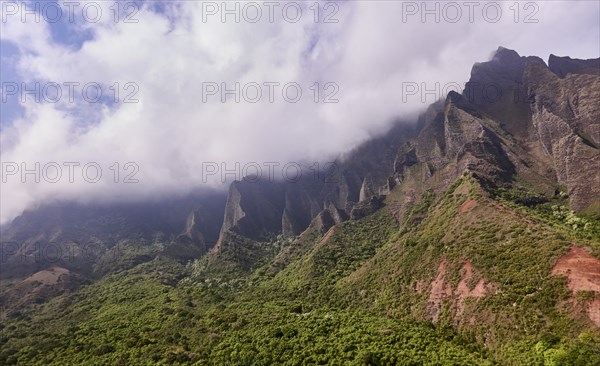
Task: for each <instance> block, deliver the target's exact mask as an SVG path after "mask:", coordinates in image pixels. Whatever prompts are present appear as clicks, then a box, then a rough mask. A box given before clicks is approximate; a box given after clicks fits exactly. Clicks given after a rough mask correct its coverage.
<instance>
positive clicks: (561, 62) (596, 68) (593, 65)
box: [548, 55, 600, 79]
mask: <svg viewBox="0 0 600 366" xmlns="http://www.w3.org/2000/svg"><path fill="white" fill-rule="evenodd" d="M548 67H549V68H550V71H552V72H553V73H555V74H556V75H557V76H558V77H559V78H561V79H564V78H565V77H566V76H567V75H568V74H580V75H581V74H588V75H597V76H600V59H591V60H577V59H572V58H570V57H559V56H555V55H550V59H549V60H548Z"/></svg>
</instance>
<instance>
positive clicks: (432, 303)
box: [427, 259, 452, 322]
mask: <svg viewBox="0 0 600 366" xmlns="http://www.w3.org/2000/svg"><path fill="white" fill-rule="evenodd" d="M445 277H446V260H445V259H442V261H441V262H440V265H439V266H438V269H437V276H436V278H435V279H434V280H433V282H431V292H430V293H429V302H428V303H427V311H428V312H429V315H430V316H431V320H432V321H433V322H436V321H437V320H438V318H439V316H440V311H441V309H442V301H443V300H444V299H445V298H446V297H449V296H452V287H450V285H449V284H447V283H446V279H445Z"/></svg>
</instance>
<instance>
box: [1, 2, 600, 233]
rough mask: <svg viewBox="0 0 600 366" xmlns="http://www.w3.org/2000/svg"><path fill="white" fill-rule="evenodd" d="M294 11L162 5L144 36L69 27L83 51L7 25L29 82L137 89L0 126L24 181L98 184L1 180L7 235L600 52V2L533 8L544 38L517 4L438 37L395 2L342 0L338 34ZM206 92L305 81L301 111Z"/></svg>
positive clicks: (343, 135) (444, 25) (376, 128)
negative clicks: (445, 92) (211, 12)
mask: <svg viewBox="0 0 600 366" xmlns="http://www.w3.org/2000/svg"><path fill="white" fill-rule="evenodd" d="M410 3H414V4H417V5H419V6H420V4H421V3H422V2H410ZM102 4H103V6H104V7H105V8H104V13H103V14H111V13H110V9H106V7H107V6H108V5H107V4H109V3H102ZM169 4H170V5H169ZM216 4H221V2H217V3H216ZM258 4H262V2H258ZM301 4H303V6H304V8H303V10H304V13H303V16H302V18H301V19H300V21H299V22H297V23H289V22H286V21H285V20H282V18H281V13H280V11H279V12H278V11H276V12H275V14H276V16H275V19H276V21H274V22H273V23H271V22H269V21H268V14H267V13H263V18H262V19H263V21H261V22H259V23H248V22H244V21H243V20H242V21H241V22H240V23H235V22H233V21H232V18H231V17H230V18H229V19H230V21H228V22H226V23H222V22H221V21H219V20H218V18H217V16H209V17H208V19H209V20H210V21H209V22H203V19H202V15H203V13H202V10H203V8H202V7H203V3H202V2H196V1H190V2H178V3H172V2H170V3H167V4H165V6H166V10H165V11H164V12H160V13H159V12H155V11H154V10H153V8H152V9H151V8H148V7H144V8H142V9H141V10H140V11H139V12H138V13H137V14H136V15H135V18H136V19H138V20H139V22H138V23H132V24H126V23H123V22H119V23H115V22H113V21H112V19H111V18H110V17H108V16H106V17H104V18H102V21H100V22H98V23H96V24H89V23H85V22H82V23H80V24H79V25H78V27H77V29H79V30H80V31H85V30H90V29H91V30H92V32H93V37H92V39H91V40H89V41H86V42H85V43H84V44H83V46H82V47H81V48H79V49H74V48H72V47H68V46H65V45H64V44H61V43H58V42H56V41H53V40H52V37H51V35H50V27H49V26H48V24H44V22H41V23H34V24H33V26H31V24H23V23H21V22H20V21H15V20H12V21H11V19H10V18H9V21H8V22H7V23H3V24H2V27H3V28H2V41H3V42H7V41H10V42H14V43H15V44H18V45H19V47H20V51H21V58H20V60H19V64H18V65H19V71H20V77H21V78H23V79H24V80H29V81H36V80H37V81H53V82H57V83H59V84H61V83H64V82H79V83H81V84H82V85H83V84H85V83H88V82H99V83H103V84H104V85H105V87H107V86H109V85H113V84H114V83H115V82H119V83H120V87H121V90H120V95H119V97H120V98H121V99H123V98H124V97H125V96H126V95H127V94H128V92H131V91H132V90H133V89H127V90H123V86H124V85H125V83H127V82H133V83H135V85H137V86H139V91H138V92H137V94H136V96H135V97H136V98H137V99H139V102H138V103H131V104H127V103H121V104H117V105H110V106H105V105H102V104H89V103H86V102H85V101H84V100H81V97H79V98H77V101H76V103H69V102H68V100H67V98H66V97H65V96H64V95H63V98H62V99H61V102H60V103H57V104H48V103H46V104H36V103H33V102H27V103H24V107H25V108H26V115H25V117H24V118H23V119H21V120H18V121H14V122H13V123H12V124H11V125H10V126H7V125H6V124H4V126H3V130H2V161H3V162H17V163H19V164H20V163H21V162H26V163H27V164H28V166H29V167H32V166H33V164H34V162H41V164H42V166H43V165H44V164H45V163H47V162H58V163H59V164H62V163H64V162H79V163H80V164H81V165H83V164H85V163H88V162H97V163H98V164H99V165H100V166H101V167H102V169H103V178H102V180H101V181H99V182H98V183H95V184H91V183H87V182H85V181H84V180H83V179H82V177H81V175H76V176H75V182H74V183H69V182H68V180H67V178H66V177H64V178H63V179H61V181H60V182H59V183H47V182H44V179H43V177H42V182H41V183H39V184H37V183H35V182H33V176H28V177H27V182H26V183H22V182H21V179H20V178H19V176H18V175H14V176H8V177H6V179H7V183H3V184H2V191H1V195H2V197H1V198H2V206H1V221H2V222H6V221H8V220H10V219H12V218H13V217H15V216H16V215H18V214H20V212H22V210H23V209H26V208H27V207H32V206H34V205H37V204H40V203H44V202H47V201H49V200H53V199H78V200H90V201H94V200H109V199H131V198H142V197H148V196H156V195H160V194H163V193H167V192H185V191H188V190H190V189H192V188H194V187H198V186H200V185H202V183H203V177H202V168H201V167H202V162H218V163H221V162H227V163H228V164H229V165H230V166H233V163H234V162H242V164H243V163H244V162H252V161H254V162H258V163H260V164H262V163H263V162H270V161H279V162H283V163H285V162H292V161H304V160H306V161H327V160H328V159H330V158H331V157H332V156H335V155H336V154H339V153H342V152H344V151H347V150H348V149H350V148H352V147H353V146H355V145H356V144H358V143H360V142H361V141H364V140H365V139H367V138H368V137H369V136H370V135H371V134H373V133H378V132H380V131H383V130H385V128H386V126H389V124H390V121H392V120H393V119H395V118H397V117H401V116H407V115H411V114H414V113H415V112H416V111H418V110H420V109H422V108H423V107H424V106H425V104H427V103H429V102H432V97H430V98H429V99H428V100H427V101H426V103H422V102H421V100H420V99H421V98H417V97H411V98H409V99H408V100H407V102H403V100H402V85H403V83H404V82H416V83H418V84H421V83H427V85H428V86H430V87H432V86H433V85H434V84H435V83H436V82H437V83H440V85H444V84H447V83H450V82H454V83H464V82H466V81H467V79H468V75H469V71H470V68H471V66H472V64H473V63H474V62H477V61H483V60H485V59H487V58H488V57H489V56H490V53H491V52H492V51H493V50H495V49H496V48H497V46H499V45H502V46H505V47H508V48H513V49H516V50H517V51H518V52H520V53H521V54H524V55H539V56H541V57H544V58H547V56H548V54H549V53H556V54H560V55H570V56H572V57H578V58H591V57H598V53H599V52H600V51H599V50H598V42H599V40H598V23H597V19H598V14H599V9H598V6H599V5H598V3H596V2H587V1H582V2H573V1H569V2H555V1H552V2H538V3H537V4H538V5H539V9H538V11H537V13H536V15H535V16H534V19H538V21H539V22H538V23H537V24H531V23H523V22H522V20H524V16H525V15H527V14H530V13H531V11H532V9H529V10H528V11H526V10H527V9H520V13H519V20H520V21H519V22H518V23H515V22H514V19H513V16H514V11H512V10H511V9H510V8H509V7H510V6H513V5H514V4H513V3H510V2H498V4H501V6H502V9H503V16H502V17H501V20H500V21H499V22H498V23H490V22H487V21H485V19H484V18H483V17H482V14H481V11H479V12H477V11H476V12H475V21H474V22H473V23H471V22H469V20H468V19H467V15H466V14H463V18H462V19H461V20H460V21H458V22H457V23H454V24H453V23H449V22H447V21H445V20H444V19H443V18H442V19H441V21H440V22H439V23H436V22H435V21H434V19H433V16H429V17H428V18H427V21H426V22H425V23H423V22H421V21H420V19H419V17H418V15H411V16H408V21H407V22H403V21H402V14H403V9H406V6H407V5H406V2H405V3H404V4H403V3H402V2H400V1H391V2H390V1H380V2H374V1H349V2H343V3H340V5H339V11H338V12H337V14H336V15H335V18H336V19H338V20H339V22H338V23H334V24H330V23H328V24H324V23H315V22H314V20H313V12H312V11H311V10H310V9H308V8H307V7H308V6H311V5H312V3H301ZM440 4H441V5H440V6H441V7H442V6H444V4H445V3H443V2H440ZM458 4H459V5H460V4H462V2H458ZM481 4H482V5H481V6H480V7H479V9H480V8H481V7H483V5H484V3H481ZM152 5H155V4H154V3H152ZM403 7H404V8H403ZM280 8H281V7H279V9H280ZM262 9H263V10H265V8H264V7H263V8H262ZM462 9H463V10H465V9H466V8H465V7H464V6H462ZM332 10H335V8H328V9H327V11H325V9H323V10H322V13H321V14H322V15H324V14H328V13H330V12H331V11H332ZM533 10H535V9H533ZM290 13H291V11H290ZM204 82H216V83H221V82H226V83H228V85H229V86H230V87H231V86H233V83H235V82H240V83H241V85H246V84H247V83H251V82H257V83H259V84H262V83H264V82H279V83H281V84H285V83H288V82H298V83H299V84H300V85H301V87H302V91H303V98H302V100H301V101H300V102H298V103H295V104H294V103H287V102H285V101H284V100H283V98H282V95H281V89H280V88H278V89H277V93H276V94H275V100H276V101H275V103H268V102H267V101H266V99H267V95H266V94H263V98H262V101H261V102H259V103H256V104H251V103H245V102H242V103H234V102H233V101H231V96H230V97H229V98H230V101H229V102H227V103H221V102H220V100H219V97H218V96H211V97H209V98H208V101H207V102H206V103H203V102H202V90H203V88H202V83H204ZM315 82H319V83H320V85H321V87H322V86H323V85H324V83H326V82H333V83H336V85H338V86H339V88H340V90H339V92H338V93H337V95H336V96H335V97H336V98H338V99H339V103H336V104H323V103H314V101H313V100H312V99H313V91H312V90H310V89H309V87H310V86H311V85H313V84H314V83H315ZM333 90H334V89H333V88H330V89H328V90H327V91H333ZM64 91H65V90H63V92H64ZM262 91H263V93H266V92H267V91H268V89H267V88H266V87H264V86H263V88H262ZM80 92H81V91H80V90H79V93H80ZM104 92H105V93H106V92H109V90H108V89H105V90H104ZM325 95H326V93H325V91H323V90H321V95H320V96H321V98H323V97H324V96H325ZM114 162H120V173H121V174H120V176H119V180H120V181H122V179H123V177H124V175H125V174H126V172H125V171H124V170H123V165H124V164H125V163H127V162H135V163H136V164H137V165H138V166H139V168H140V171H139V172H138V173H137V174H136V176H135V177H136V178H137V179H139V180H140V182H139V183H138V184H123V183H119V184H115V183H114V182H113V179H114V174H113V173H114V172H113V171H112V170H110V167H111V166H113V163H114ZM66 169H67V168H66V167H65V168H64V169H63V175H65V174H66ZM130 171H131V170H130ZM78 173H79V174H80V172H78ZM215 184H216V183H215V182H212V181H211V182H210V185H215Z"/></svg>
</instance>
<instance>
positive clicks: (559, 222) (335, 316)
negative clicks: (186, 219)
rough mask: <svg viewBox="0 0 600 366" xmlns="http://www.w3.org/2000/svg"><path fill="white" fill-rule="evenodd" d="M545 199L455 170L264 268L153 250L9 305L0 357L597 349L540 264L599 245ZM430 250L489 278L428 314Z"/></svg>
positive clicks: (488, 353)
mask: <svg viewBox="0 0 600 366" xmlns="http://www.w3.org/2000/svg"><path fill="white" fill-rule="evenodd" d="M469 200H474V201H476V204H475V205H474V206H473V207H471V208H470V209H468V210H463V211H464V212H461V210H460V208H461V206H462V205H463V204H464V203H465V202H467V201H469ZM548 212H549V211H548V210H547V209H544V208H543V207H542V206H540V207H538V208H533V209H532V208H526V207H523V206H519V205H516V204H513V203H511V202H508V201H502V205H500V204H498V203H497V202H496V201H492V200H491V199H490V198H487V196H486V195H485V194H484V193H483V192H482V191H481V190H480V189H479V187H478V185H477V184H476V183H475V182H474V181H473V180H472V179H471V178H468V177H464V178H462V179H460V180H459V181H458V182H456V184H454V185H452V187H450V190H449V192H447V193H446V194H444V195H442V196H441V197H438V198H436V197H433V196H432V195H426V196H425V197H424V199H423V200H422V201H421V203H420V204H419V205H417V206H416V207H415V208H413V210H412V212H410V213H409V214H408V215H407V216H406V219H405V222H403V223H401V225H400V226H399V225H398V224H397V223H396V222H395V220H394V218H393V216H392V214H391V213H390V212H389V210H388V208H387V207H386V208H384V209H382V210H380V211H378V212H377V213H375V214H373V215H371V216H368V217H366V218H364V219H362V220H359V221H350V222H346V223H344V224H342V225H339V226H338V227H336V228H335V230H334V231H333V233H332V234H331V235H330V236H329V237H328V238H327V240H321V239H320V238H319V239H317V240H316V241H314V242H311V241H307V240H304V241H303V243H302V246H301V250H296V251H291V253H293V254H291V255H288V257H287V258H286V260H285V263H286V264H287V265H286V266H283V267H282V266H280V265H279V266H277V268H278V269H277V270H276V271H274V270H273V266H272V264H271V263H268V261H267V262H266V263H265V260H259V259H255V258H251V259H252V260H251V263H250V264H248V263H246V262H243V266H242V271H241V272H246V273H247V271H248V269H249V268H254V267H255V266H256V265H259V266H262V267H260V268H258V269H257V270H253V272H252V273H250V274H249V275H244V276H242V277H238V278H235V277H234V276H232V273H235V265H232V266H228V273H226V274H225V275H222V274H220V273H219V272H218V270H216V269H215V265H214V263H212V264H210V263H209V265H207V262H206V260H204V261H198V262H196V263H195V264H194V265H190V266H187V267H184V266H181V265H179V264H177V263H175V262H173V261H170V260H167V259H157V260H154V261H152V262H149V263H144V264H141V265H138V266H137V267H135V268H133V269H130V270H127V271H123V272H119V273H116V274H113V275H110V276H107V277H105V278H103V279H102V280H100V281H98V282H97V283H94V284H92V285H89V286H86V287H84V288H82V289H81V290H80V291H79V292H78V293H76V294H74V295H69V294H64V295H62V296H59V297H57V298H55V299H54V300H52V301H50V302H49V303H47V304H43V305H35V306H34V307H33V308H31V309H29V310H24V311H22V312H21V314H19V315H17V316H16V317H13V318H11V319H9V320H8V322H7V323H6V324H3V329H2V332H3V337H2V338H1V339H0V364H4V363H6V364H11V363H17V362H18V364H23V365H30V364H43V363H50V364H57V365H64V364H85V365H96V364H97V365H106V364H114V365H120V364H123V365H125V364H136V365H144V364H199V365H201V364H239V365H244V364H248V365H250V364H263V365H267V364H273V363H276V364H290V365H302V364H328V363H329V364H357V365H359V364H360V365H365V364H384V365H385V364H403V365H404V364H406V365H409V364H432V365H433V364H456V365H458V364H465V365H472V364H485V363H486V362H490V361H486V359H487V360H493V361H494V362H498V363H500V364H514V365H522V364H533V365H535V364H539V365H543V364H544V363H546V364H552V362H554V364H565V365H568V364H573V365H578V364H595V363H600V358H599V357H600V356H599V354H598V346H599V343H598V339H599V338H600V335H599V334H598V330H597V329H594V328H592V327H590V326H589V324H588V323H587V322H586V321H584V320H583V319H582V318H581V317H578V316H577V314H575V313H574V312H573V311H572V308H571V305H570V303H569V302H568V298H569V295H570V294H569V293H568V290H567V288H566V285H565V279H564V278H561V277H551V276H549V272H550V269H551V268H552V265H553V263H554V261H555V260H556V259H557V258H558V257H559V256H560V255H562V254H564V253H565V252H566V251H567V250H568V249H569V247H570V245H571V244H572V243H576V244H578V245H580V246H583V247H588V248H590V249H592V250H593V252H594V253H595V254H597V253H598V251H599V250H600V245H599V242H600V240H598V237H597V235H596V232H595V231H594V230H592V231H590V230H587V231H582V230H580V229H578V230H573V226H572V225H571V224H570V223H569V225H567V224H565V218H564V217H561V216H560V215H558V216H557V215H549V214H548ZM592 229H593V228H592ZM590 232H591V234H590ZM238 244H239V245H243V241H240V242H239V243H238ZM275 244H276V245H275V247H277V245H284V248H285V246H286V245H294V244H293V243H292V244H289V243H275ZM252 245H253V246H255V245H260V243H254V242H253V243H252ZM273 247H274V243H270V244H269V245H268V246H266V248H268V250H265V253H269V254H268V255H269V256H272V255H274V254H273V250H272V248H273ZM242 259H243V258H242ZM442 259H445V260H446V263H447V268H446V277H447V281H448V282H449V283H450V285H451V286H452V287H453V288H455V287H456V284H457V283H458V281H459V280H460V277H461V268H462V266H463V264H464V261H465V260H468V261H470V262H471V263H472V265H473V268H474V278H473V279H472V281H471V283H470V286H473V285H474V284H475V282H476V281H477V280H478V279H479V278H485V279H486V280H487V281H490V282H493V283H494V284H495V285H496V286H497V289H498V291H495V292H494V293H493V294H491V295H488V296H486V297H484V298H482V299H480V300H479V301H473V300H467V301H466V302H465V306H464V312H463V315H462V316H460V317H457V316H455V314H456V301H455V300H456V299H453V298H452V297H450V298H448V299H446V300H445V301H444V303H443V305H442V311H441V316H440V320H439V322H438V324H437V325H436V326H433V325H431V323H429V314H428V312H427V302H428V297H429V294H428V291H429V290H428V284H429V283H430V282H431V281H432V279H434V278H435V277H436V270H437V268H438V265H439V263H440V261H441V260H442ZM227 260H228V263H229V264H231V263H232V262H235V260H236V258H234V257H232V258H228V259H227ZM275 260H278V258H277V257H276V259H275ZM184 276H185V277H184ZM180 278H184V279H183V280H180ZM418 281H420V283H422V284H425V286H424V288H425V290H423V289H421V290H420V291H417V287H418V286H417V283H419V282H418ZM454 329H458V332H459V333H456V332H455V331H454Z"/></svg>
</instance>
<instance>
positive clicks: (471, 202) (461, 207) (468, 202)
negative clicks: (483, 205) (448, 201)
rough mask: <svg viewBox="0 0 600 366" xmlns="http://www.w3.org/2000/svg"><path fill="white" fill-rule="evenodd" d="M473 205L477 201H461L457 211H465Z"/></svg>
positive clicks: (475, 204)
mask: <svg viewBox="0 0 600 366" xmlns="http://www.w3.org/2000/svg"><path fill="white" fill-rule="evenodd" d="M475 206H477V201H475V200H468V201H467V202H465V203H463V205H462V206H460V209H459V211H460V213H465V212H467V211H469V210H470V209H471V208H473V207H475Z"/></svg>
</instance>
